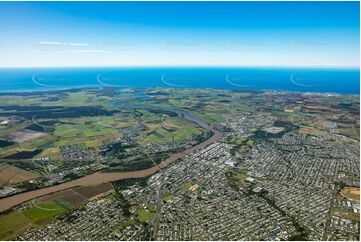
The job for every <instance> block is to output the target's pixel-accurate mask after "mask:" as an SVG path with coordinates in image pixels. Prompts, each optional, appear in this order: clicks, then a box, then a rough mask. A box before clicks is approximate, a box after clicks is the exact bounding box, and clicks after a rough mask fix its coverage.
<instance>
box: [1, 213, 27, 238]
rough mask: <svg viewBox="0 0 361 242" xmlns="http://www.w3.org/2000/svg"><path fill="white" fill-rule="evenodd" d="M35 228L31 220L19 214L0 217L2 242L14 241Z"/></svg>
mask: <svg viewBox="0 0 361 242" xmlns="http://www.w3.org/2000/svg"><path fill="white" fill-rule="evenodd" d="M31 226H33V223H32V221H31V220H29V219H28V218H27V217H25V216H24V215H22V214H20V213H18V212H16V211H15V212H11V213H9V214H5V215H0V240H9V239H14V237H15V236H16V235H17V234H18V233H20V232H22V231H24V230H25V229H26V228H29V227H31Z"/></svg>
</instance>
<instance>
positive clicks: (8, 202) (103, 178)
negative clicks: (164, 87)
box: [0, 102, 223, 212]
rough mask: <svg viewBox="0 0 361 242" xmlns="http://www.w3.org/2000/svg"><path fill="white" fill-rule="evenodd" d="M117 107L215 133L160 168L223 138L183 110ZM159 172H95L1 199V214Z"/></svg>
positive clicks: (153, 169)
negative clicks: (168, 115)
mask: <svg viewBox="0 0 361 242" xmlns="http://www.w3.org/2000/svg"><path fill="white" fill-rule="evenodd" d="M117 104H119V102H114V103H112V105H117ZM117 107H120V108H124V109H126V108H128V109H152V110H163V111H168V112H173V113H176V114H178V115H179V116H181V117H183V118H185V119H187V120H189V121H191V122H193V123H196V124H197V125H199V126H200V127H202V128H204V129H206V130H209V131H212V132H213V135H212V136H211V137H210V138H209V139H207V140H205V141H203V142H202V143H200V144H198V145H196V146H193V147H190V148H188V149H186V150H184V151H182V152H178V153H174V154H172V155H171V156H170V157H168V158H167V159H165V160H164V161H162V162H161V163H159V165H158V166H159V167H160V168H164V167H166V166H167V165H169V164H170V163H172V162H174V161H175V160H177V159H179V158H182V157H184V156H186V155H188V154H190V153H192V152H194V151H196V150H200V149H202V148H204V147H206V146H208V145H210V144H212V143H215V142H217V141H218V140H219V139H220V138H221V137H222V136H223V133H222V132H220V131H218V130H215V129H212V128H211V127H210V126H209V125H208V124H207V123H206V122H204V121H203V120H201V119H200V118H198V117H195V116H193V115H192V114H190V113H188V112H186V111H183V110H176V109H171V108H164V107H154V106H117ZM158 171H159V168H158V167H157V166H153V167H150V168H148V169H144V170H139V171H130V172H110V173H103V172H95V173H93V174H90V175H87V176H84V177H82V178H79V179H76V180H72V181H69V182H65V183H62V184H59V185H54V186H51V187H46V188H41V189H38V190H34V191H29V192H23V193H20V194H16V195H13V196H10V197H5V198H2V199H0V212H3V211H6V210H8V209H10V208H12V207H14V206H16V205H19V204H21V203H23V202H26V201H29V200H31V199H34V198H37V197H40V196H44V195H47V194H50V193H54V192H58V191H62V190H65V189H69V188H73V187H77V186H92V185H99V184H102V183H108V182H113V181H117V180H122V179H128V178H140V177H145V176H149V175H152V174H154V173H156V172H158Z"/></svg>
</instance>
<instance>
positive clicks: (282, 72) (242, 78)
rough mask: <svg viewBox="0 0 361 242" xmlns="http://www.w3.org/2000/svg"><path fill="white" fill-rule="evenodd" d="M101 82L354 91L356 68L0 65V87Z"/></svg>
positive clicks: (139, 85) (35, 88)
mask: <svg viewBox="0 0 361 242" xmlns="http://www.w3.org/2000/svg"><path fill="white" fill-rule="evenodd" d="M104 86H114V87H124V88H148V87H172V88H211V89H230V90H288V91H297V92H326V93H340V94H358V95H359V94H360V70H359V69H315V68H214V67H204V68H203V67H202V68H200V67H199V68H194V67H181V68H171V67H167V68H160V67H157V68H155V67H152V68H150V67H144V68H143V67H142V68H141V67H137V68H115V67H114V68H21V69H17V68H9V69H4V68H3V69H0V92H20V91H43V90H58V89H69V88H77V87H104Z"/></svg>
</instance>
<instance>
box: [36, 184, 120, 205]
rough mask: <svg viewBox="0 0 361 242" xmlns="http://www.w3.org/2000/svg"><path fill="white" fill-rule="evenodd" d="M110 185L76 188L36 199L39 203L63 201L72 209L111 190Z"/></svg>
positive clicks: (111, 186)
mask: <svg viewBox="0 0 361 242" xmlns="http://www.w3.org/2000/svg"><path fill="white" fill-rule="evenodd" d="M113 189H114V188H113V185H112V184H111V183H104V184H100V185H96V186H86V187H76V188H73V189H69V190H65V191H60V192H55V193H52V194H49V195H45V196H43V197H40V198H38V200H39V201H41V202H46V201H51V200H63V201H65V202H68V203H70V204H71V205H72V206H74V207H78V206H80V205H81V204H84V203H85V202H87V201H88V200H90V199H92V198H95V197H97V196H99V195H102V194H104V193H106V192H109V191H111V190H113Z"/></svg>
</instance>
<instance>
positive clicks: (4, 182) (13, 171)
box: [0, 164, 39, 186]
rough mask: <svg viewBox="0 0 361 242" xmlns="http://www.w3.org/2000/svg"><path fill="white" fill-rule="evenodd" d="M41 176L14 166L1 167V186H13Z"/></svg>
mask: <svg viewBox="0 0 361 242" xmlns="http://www.w3.org/2000/svg"><path fill="white" fill-rule="evenodd" d="M38 176H39V175H37V174H34V173H32V172H30V171H26V170H23V169H20V168H17V167H15V166H12V165H8V164H6V165H2V166H0V186H11V185H12V184H15V183H19V182H23V181H28V180H32V179H35V178H37V177H38Z"/></svg>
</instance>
